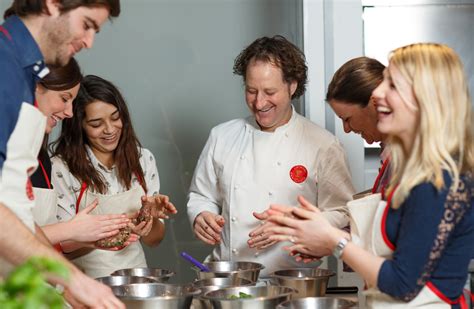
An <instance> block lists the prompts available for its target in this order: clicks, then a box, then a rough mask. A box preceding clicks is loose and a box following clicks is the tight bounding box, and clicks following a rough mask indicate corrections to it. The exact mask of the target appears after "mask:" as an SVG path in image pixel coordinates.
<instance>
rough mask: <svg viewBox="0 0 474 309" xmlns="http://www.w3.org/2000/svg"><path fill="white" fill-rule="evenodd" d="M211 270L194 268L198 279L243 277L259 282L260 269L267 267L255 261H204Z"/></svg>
mask: <svg viewBox="0 0 474 309" xmlns="http://www.w3.org/2000/svg"><path fill="white" fill-rule="evenodd" d="M203 264H204V265H206V266H207V267H208V268H209V270H210V271H201V270H200V269H198V268H194V270H195V271H196V274H197V276H198V279H207V278H229V277H231V278H243V279H247V280H250V281H252V282H257V280H258V275H259V274H260V271H261V270H262V269H264V268H265V266H263V265H262V264H259V263H254V262H244V261H241V262H231V261H219V262H209V263H203Z"/></svg>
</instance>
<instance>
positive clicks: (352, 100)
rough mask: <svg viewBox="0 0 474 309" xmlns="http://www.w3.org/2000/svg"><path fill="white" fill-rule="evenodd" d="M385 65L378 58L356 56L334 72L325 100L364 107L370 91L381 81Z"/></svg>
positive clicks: (368, 99)
mask: <svg viewBox="0 0 474 309" xmlns="http://www.w3.org/2000/svg"><path fill="white" fill-rule="evenodd" d="M384 69H385V66H384V65H383V64H382V63H380V62H379V61H378V60H375V59H372V58H368V57H358V58H354V59H351V60H349V61H347V62H346V63H344V64H343V65H342V66H341V67H340V68H339V69H338V70H337V71H336V73H334V76H333V77H332V80H331V82H330V83H329V86H328V91H327V93H326V102H328V103H329V102H330V101H331V100H338V101H341V102H343V103H346V104H356V105H360V106H361V107H366V106H367V104H369V101H370V97H371V96H372V91H374V89H375V88H377V86H378V85H379V84H380V83H381V82H382V80H383V71H384Z"/></svg>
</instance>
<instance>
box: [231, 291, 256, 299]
mask: <svg viewBox="0 0 474 309" xmlns="http://www.w3.org/2000/svg"><path fill="white" fill-rule="evenodd" d="M245 298H253V296H252V295H250V294H247V293H244V292H239V296H237V295H234V294H232V295H229V296H228V297H227V299H245Z"/></svg>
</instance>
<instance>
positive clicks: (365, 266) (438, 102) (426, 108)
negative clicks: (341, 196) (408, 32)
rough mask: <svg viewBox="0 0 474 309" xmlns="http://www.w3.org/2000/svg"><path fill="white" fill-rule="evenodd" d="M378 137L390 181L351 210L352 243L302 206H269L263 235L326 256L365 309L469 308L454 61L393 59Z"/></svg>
mask: <svg viewBox="0 0 474 309" xmlns="http://www.w3.org/2000/svg"><path fill="white" fill-rule="evenodd" d="M373 97H374V98H375V100H376V104H377V112H378V119H379V122H378V124H377V127H378V129H379V130H380V132H382V133H385V134H388V135H389V145H390V157H391V179H390V183H389V186H388V187H387V189H386V190H384V191H385V192H382V194H380V193H377V194H373V195H370V196H368V197H365V198H363V199H358V200H355V201H352V202H350V203H349V204H348V206H349V210H350V212H351V217H352V222H351V236H349V235H348V234H347V233H345V232H344V231H341V230H338V229H336V228H334V227H332V226H331V225H330V224H328V222H327V220H325V218H324V217H323V216H321V215H320V212H319V210H318V209H317V208H316V207H314V206H313V205H311V204H310V203H308V202H307V201H306V200H305V199H304V198H300V199H299V201H300V204H301V205H302V208H296V209H293V210H292V211H291V214H292V215H293V217H292V216H282V215H281V213H282V212H288V209H287V206H279V205H273V206H272V207H271V209H270V210H269V212H270V213H271V214H273V215H272V216H271V217H270V219H269V220H271V221H272V222H275V223H277V224H278V225H279V226H277V227H274V228H269V229H268V230H266V232H267V233H271V234H273V235H272V236H271V237H270V238H272V239H276V240H288V239H291V240H292V241H293V242H294V244H293V245H292V246H290V247H288V248H286V249H287V250H291V251H297V252H301V253H303V254H308V255H314V256H318V255H324V254H327V252H328V251H329V252H331V251H332V252H333V254H334V255H335V256H336V257H338V258H342V260H343V261H344V262H345V263H347V264H348V265H349V266H351V268H353V269H354V270H355V271H356V272H358V273H359V274H360V275H361V276H362V277H363V278H364V279H365V281H366V283H367V286H368V287H369V289H368V290H367V291H366V294H367V305H368V307H371V308H407V307H408V308H440V309H441V308H451V307H452V308H466V300H465V298H464V296H463V294H462V291H463V287H464V284H465V282H466V279H467V269H468V264H469V261H470V259H471V257H472V256H474V209H473V206H474V178H473V170H474V140H473V139H474V138H473V128H472V125H473V116H472V106H471V99H470V95H469V91H468V86H467V81H466V78H465V75H464V72H463V67H462V64H461V61H460V59H459V57H458V56H457V55H456V53H455V52H454V51H453V50H452V49H451V48H449V47H447V46H445V45H439V44H429V43H425V44H423V43H420V44H414V45H409V46H405V47H401V48H398V49H396V50H395V51H393V52H392V54H391V57H390V62H389V66H388V67H387V69H386V70H385V72H384V80H383V82H382V83H381V84H380V85H379V87H377V88H376V89H375V90H374V92H373Z"/></svg>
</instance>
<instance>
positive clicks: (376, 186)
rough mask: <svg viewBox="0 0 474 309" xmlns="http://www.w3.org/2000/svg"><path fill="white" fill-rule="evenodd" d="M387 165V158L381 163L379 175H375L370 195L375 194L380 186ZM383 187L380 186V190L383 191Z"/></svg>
mask: <svg viewBox="0 0 474 309" xmlns="http://www.w3.org/2000/svg"><path fill="white" fill-rule="evenodd" d="M388 163H389V158H387V159H385V161H383V163H382V167H381V168H380V171H379V174H378V175H377V178H376V179H375V182H374V186H373V187H372V193H374V194H375V193H377V188H378V187H379V185H380V181H382V175H383V174H384V173H385V170H386V169H387V166H388ZM384 187H385V185H384V184H382V190H383V189H384Z"/></svg>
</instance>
